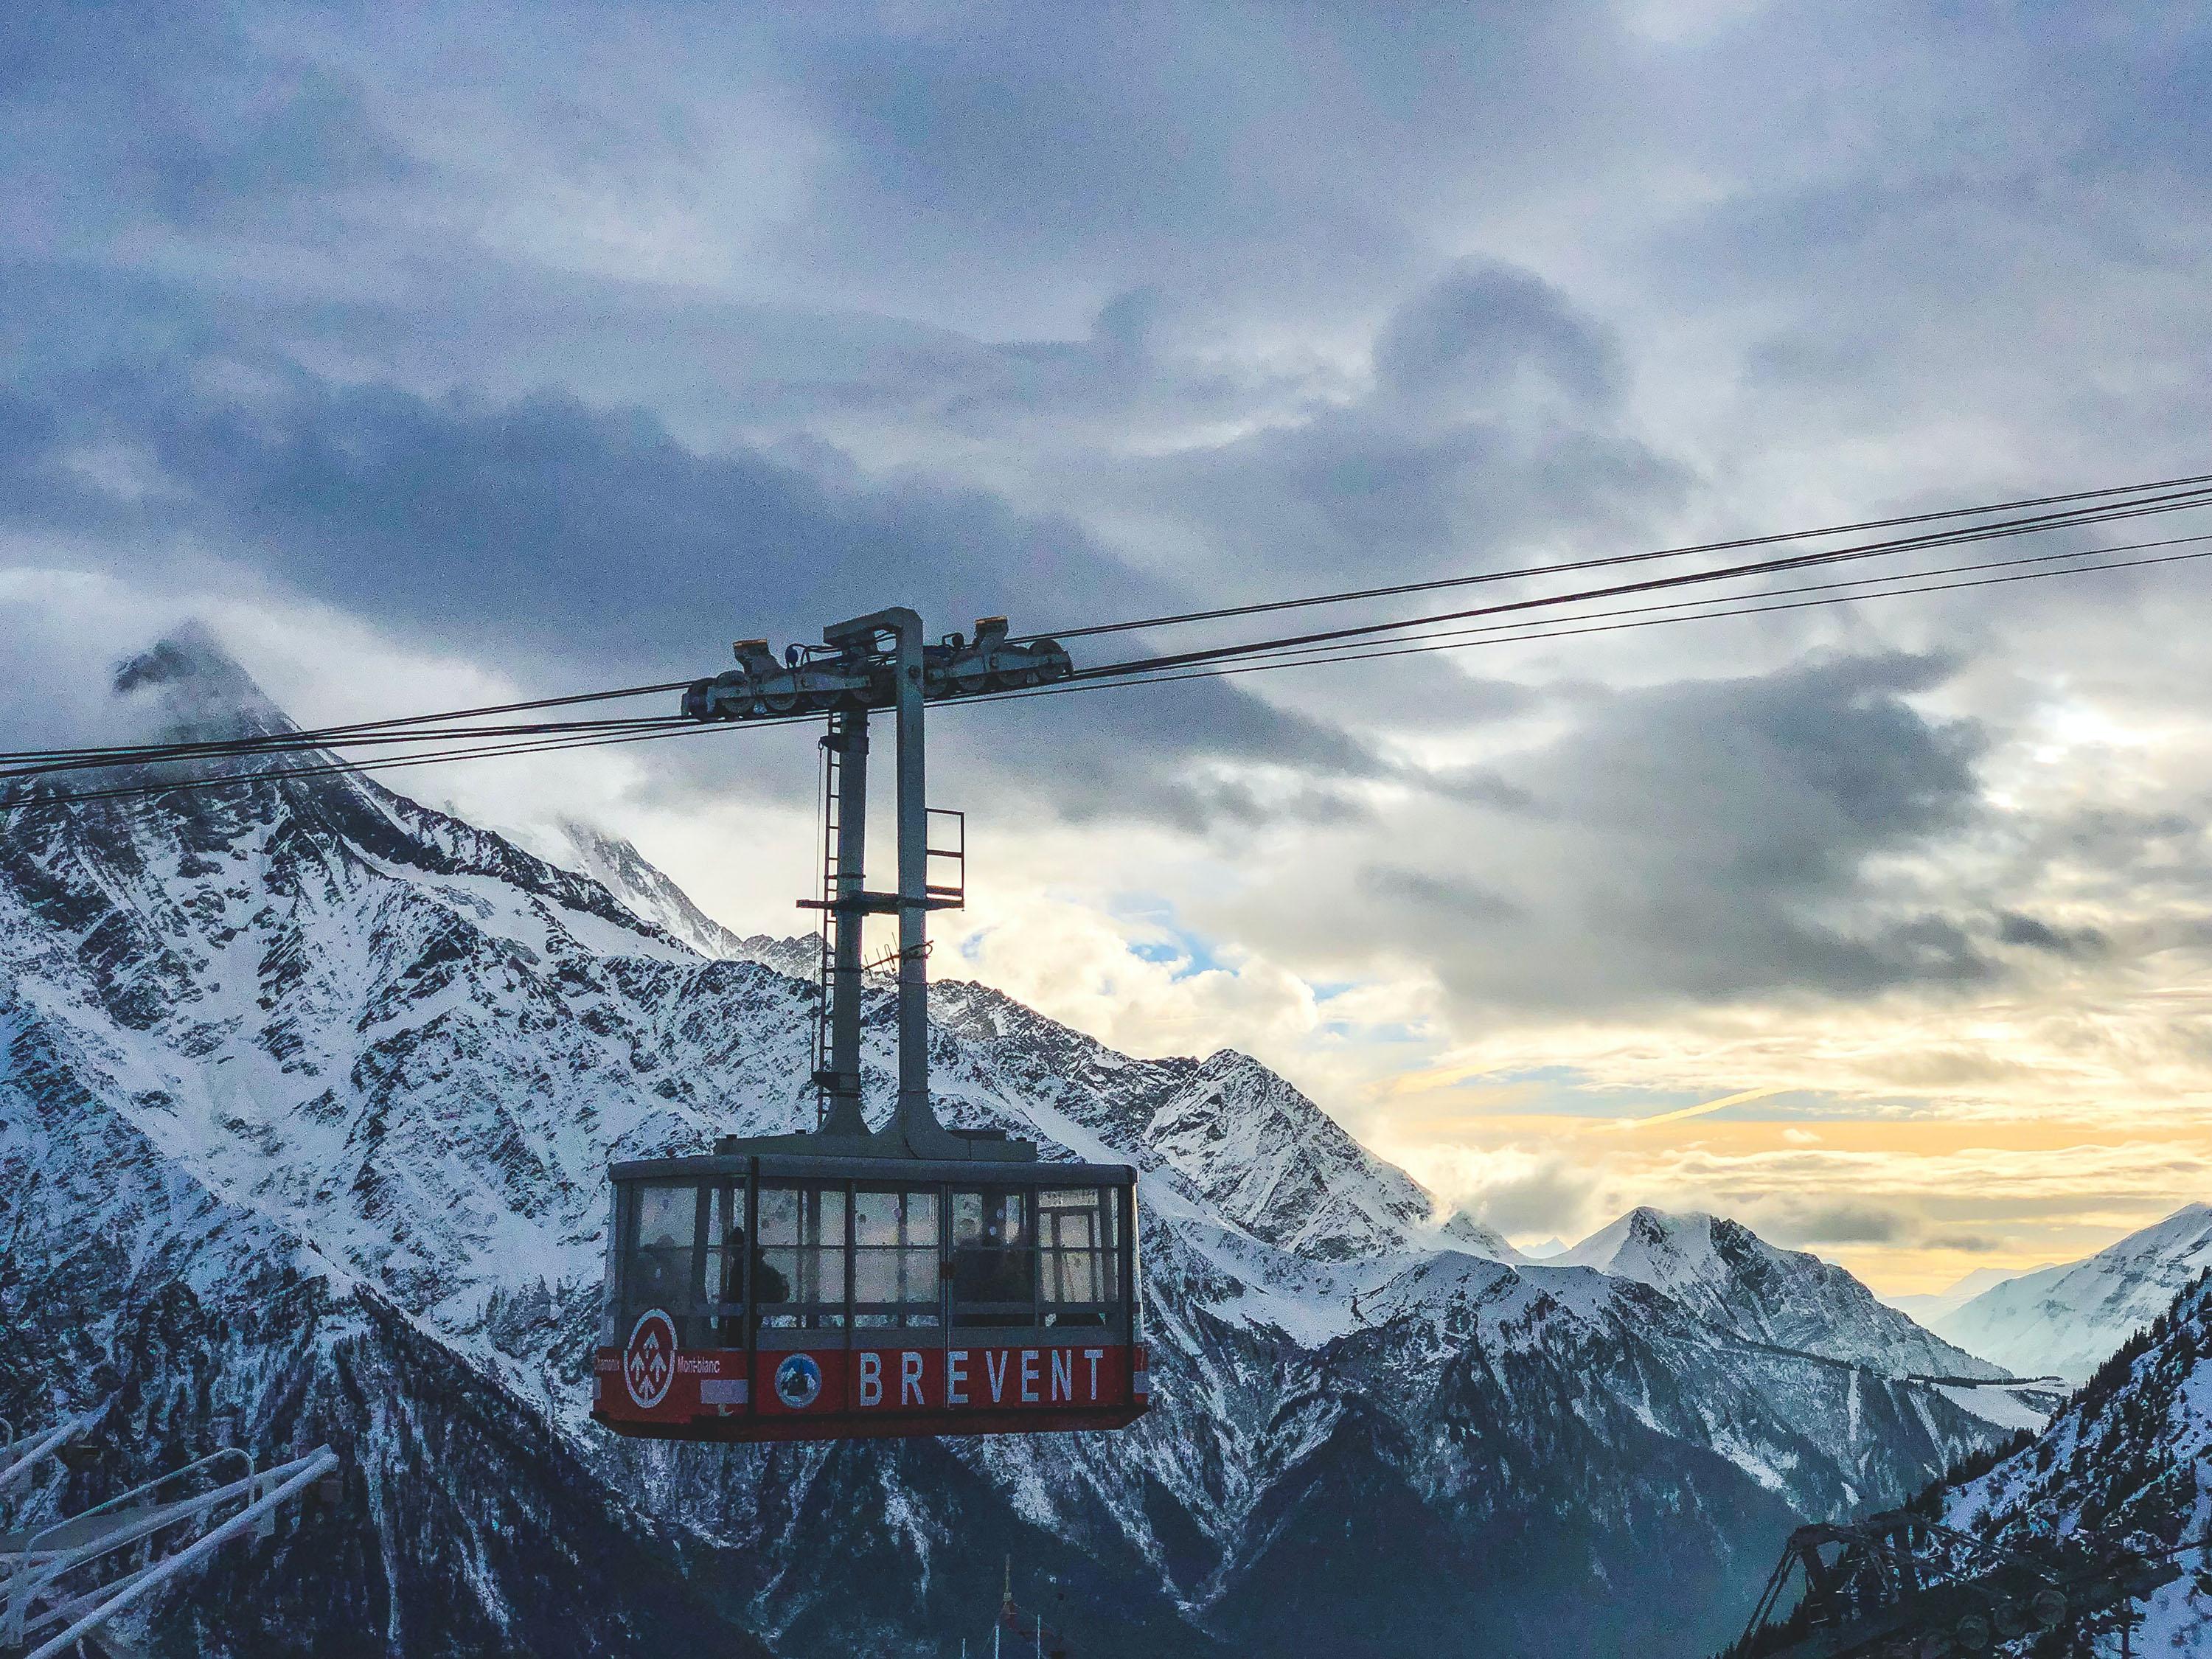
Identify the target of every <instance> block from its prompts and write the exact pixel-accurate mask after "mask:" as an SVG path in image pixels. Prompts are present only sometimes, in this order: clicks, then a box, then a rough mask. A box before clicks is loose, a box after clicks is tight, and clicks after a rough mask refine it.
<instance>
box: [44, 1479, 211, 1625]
mask: <svg viewBox="0 0 2212 1659" xmlns="http://www.w3.org/2000/svg"><path fill="white" fill-rule="evenodd" d="M226 1457H234V1458H237V1459H238V1460H239V1461H240V1462H242V1463H244V1464H245V1465H246V1474H245V1477H244V1478H243V1479H242V1480H236V1481H234V1482H233V1483H231V1485H229V1486H220V1487H217V1488H216V1490H215V1491H213V1492H204V1493H203V1494H201V1496H200V1497H199V1498H197V1499H195V1500H191V1504H180V1505H177V1506H173V1507H172V1508H170V1509H167V1510H164V1512H163V1514H162V1516H161V1518H159V1519H157V1520H155V1523H154V1524H153V1525H152V1526H151V1527H148V1526H145V1525H143V1518H142V1524H141V1525H140V1526H139V1527H138V1528H137V1529H136V1530H133V1529H132V1528H131V1526H130V1525H129V1524H126V1525H125V1526H124V1527H123V1528H118V1530H116V1531H114V1532H111V1533H107V1534H102V1535H100V1536H99V1537H96V1538H94V1539H93V1540H92V1541H89V1542H88V1543H87V1544H84V1545H81V1546H79V1547H76V1548H75V1549H67V1550H57V1551H53V1552H51V1554H52V1556H53V1557H54V1558H56V1559H52V1560H49V1561H47V1562H46V1564H45V1565H46V1571H44V1572H42V1573H34V1572H33V1571H32V1563H33V1560H34V1559H36V1558H38V1557H40V1556H41V1555H46V1554H48V1553H49V1552H46V1551H42V1550H40V1547H39V1546H40V1544H41V1543H43V1542H44V1541H46V1540H48V1539H50V1538H52V1537H54V1536H55V1535H56V1534H60V1533H65V1532H67V1531H68V1530H69V1529H70V1528H72V1527H78V1526H81V1525H82V1522H84V1521H86V1520H87V1519H88V1518H89V1517H90V1516H95V1515H105V1514H106V1513H107V1512H108V1511H109V1510H117V1509H124V1508H127V1507H129V1506H130V1505H131V1504H132V1503H133V1502H134V1501H136V1500H137V1499H139V1498H145V1499H146V1500H147V1507H148V1508H149V1510H152V1509H154V1508H155V1507H156V1506H155V1504H154V1503H153V1494H154V1493H155V1492H159V1491H160V1490H161V1488H162V1487H164V1486H168V1485H169V1484H170V1483H171V1482H173V1481H176V1480H182V1479H183V1478H184V1477H185V1476H186V1475H188V1474H197V1473H199V1472H200V1471H202V1470H204V1469H208V1468H213V1467H214V1466H215V1465H216V1464H217V1463H219V1462H222V1460H223V1459H224V1458H226ZM253 1479H254V1477H253V1454H252V1453H251V1452H249V1451H247V1450H246V1449H244V1448H243V1447H240V1446H222V1447H218V1448H217V1449H216V1450H214V1451H211V1452H210V1453H208V1454H207V1455H205V1456H204V1457H197V1458H194V1459H193V1460H192V1461H191V1462H189V1463H187V1464H185V1466H184V1467H183V1468H176V1469H172V1470H170V1471H169V1472H168V1473H167V1474H160V1475H156V1476H155V1477H154V1479H152V1480H146V1481H142V1482H140V1483H139V1484H138V1485H137V1486H133V1487H131V1489H130V1490H129V1491H127V1492H118V1493H117V1494H116V1495H115V1496H114V1497H112V1498H108V1499H106V1501H105V1502H103V1503H99V1504H94V1505H93V1506H92V1507H91V1508H90V1509H88V1510H78V1511H77V1512H76V1514H75V1515H70V1516H63V1517H62V1518H61V1519H60V1520H58V1521H56V1522H52V1523H50V1524H49V1525H47V1526H46V1527H43V1528H40V1529H39V1530H38V1531H36V1532H33V1533H32V1534H29V1535H28V1536H27V1537H26V1538H25V1539H24V1541H23V1547H22V1549H21V1552H20V1553H18V1554H17V1555H16V1557H15V1575H14V1577H12V1579H11V1580H10V1581H9V1589H8V1619H7V1624H6V1628H7V1632H8V1636H9V1640H11V1641H21V1639H22V1638H23V1621H24V1620H25V1618H26V1617H27V1614H28V1613H29V1610H30V1602H31V1598H32V1597H33V1595H37V1594H38V1593H39V1591H40V1589H43V1588H44V1587H45V1586H46V1585H47V1584H50V1583H52V1582H53V1581H54V1580H55V1579H56V1578H58V1577H60V1576H61V1575H62V1574H63V1573H65V1572H67V1571H70V1570H71V1569H72V1568H74V1567H77V1566H81V1565H83V1564H84V1563H85V1562H87V1561H96V1560H98V1559H100V1557H101V1556H103V1555H109V1554H112V1553H114V1552H115V1551H116V1550H118V1549H121V1548H123V1547H125V1546H126V1545H129V1544H131V1543H135V1542H136V1541H137V1540H138V1538H140V1537H141V1536H143V1534H144V1533H145V1532H147V1531H159V1530H160V1529H161V1527H163V1526H166V1525H167V1524H169V1522H170V1521H172V1520H173V1519H175V1518H177V1516H179V1515H180V1514H183V1513H186V1512H189V1510H190V1509H191V1508H195V1507H197V1508H207V1509H211V1508H213V1507H214V1506H215V1505H216V1504H222V1503H224V1502H227V1501H228V1499H230V1498H234V1497H236V1496H238V1495H239V1494H240V1492H249V1491H250V1489H251V1488H252V1486H253Z"/></svg>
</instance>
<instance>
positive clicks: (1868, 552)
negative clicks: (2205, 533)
mask: <svg viewBox="0 0 2212 1659" xmlns="http://www.w3.org/2000/svg"><path fill="white" fill-rule="evenodd" d="M2192 507H2212V489H2189V490H2182V491H2178V492H2175V493H2174V494H2172V495H2166V496H2157V497H2153V498H2151V499H2150V500H2149V501H2130V502H2126V503H2124V504H2117V505H2114V506H2112V507H2077V508H2074V509H2071V510H2069V511H2068V512H2065V513H2045V514H2041V515H2039V516H2036V517H2033V518H2027V519H2014V520H2001V521H1999V522H1998V523H1996V524H1994V525H1976V526H1966V527H1962V528H1959V529H1954V530H1943V531H1933V532H1929V533H1927V534H1926V535H1922V536H1910V537H1903V538H1893V539H1891V540H1887V541H1881V542H1866V543H1860V544H1856V545H1852V546H1848V547H1839V548H1830V549H1827V550H1823V551H1820V552H1817V553H1798V554H1792V555H1790V556H1787V557H1784V558H1778V559H1759V560H1754V561H1752V562H1747V563H1743V564H1734V565H1723V566H1722V567H1720V568H1717V569H1713V570H1688V571H1680V572H1677V573H1675V574H1673V575H1668V576H1652V577H1648V578H1646V579H1645V580H1642V581H1634V582H1616V583H1613V584H1610V585H1608V586H1602V587H1586V588H1582V589H1579V590H1577V591H1575V592H1568V593H1553V594H1545V595H1541V596H1539V597H1536V598H1534V599H1509V600H1504V601H1501V602H1500V603H1498V604H1496V605H1474V606H1470V607H1468V609H1466V610H1462V611H1440V612H1437V613H1435V614H1432V615H1429V616H1420V617H1394V618H1391V619H1389V620H1388V621H1383V622H1373V623H1353V624H1351V625H1349V626H1346V627H1343V628H1329V629H1316V630H1315V631H1314V632H1311V633H1307V634H1292V635H1283V636H1280V637H1278V638H1275V639H1271V640H1255V641H1243V642H1240V643H1237V644H1233V645H1224V646H1212V647H1204V648H1201V649H1198V650H1193V651H1179V652H1173V653H1165V654H1163V655H1158V656H1152V657H1144V658H1136V659H1131V660H1129V661H1127V662H1120V663H1106V664H1103V665H1100V666H1098V667H1096V668H1085V669H1079V670H1077V671H1076V673H1075V674H1074V676H1073V678H1076V679H1079V680H1080V679H1101V678H1108V677H1109V676H1115V675H1123V674H1133V673H1142V672H1146V671H1152V670H1158V669H1166V668H1177V667H1182V666H1183V665H1187V664H1195V663H1204V662H1214V661H1218V660H1220V659H1223V658H1225V657H1239V656H1250V655H1253V654H1255V653H1261V652H1267V651H1276V650H1282V649H1285V648H1287V647H1298V646H1316V645H1323V644H1328V643H1332V642H1334V641H1348V640H1355V639H1363V638H1371V637H1373V636H1375V635H1382V634H1390V633H1395V632H1398V631H1400V630H1401V629H1408V628H1419V627H1420V626H1422V625H1423V624H1425V623H1441V622H1461V621H1465V620H1466V619H1468V618H1469V617H1491V616H1499V615H1503V614H1505V613H1507V612H1510V611H1532V610H1538V609H1541V608H1543V607H1546V606H1549V605H1573V604H1578V603H1581V602H1583V601H1585V600H1589V599H1617V598H1620V597H1622V596H1624V595H1626V594H1631V593H1650V592H1662V591H1664V590H1666V589H1669V588H1675V587H1689V586H1698V585H1700V584H1703V583H1706V582H1717V581H1734V580H1741V579H1742V578H1745V577H1749V576H1763V575H1771V574H1777V573H1779V572H1782V571H1788V570H1806V569H1812V568H1817V567H1820V566H1822V565H1830V564H1845V563H1850V562H1854V561H1857V560H1860V559H1871V558H1886V557H1890V556H1894V555H1896V554H1899V553H1912V552H1920V551H1923V550H1927V549H1929V548H1936V547H1954V546H1959V545H1961V544H1966V543H1972V542H1980V541H1994V540H2002V539H2005V538H2010V537H2013V536H2026V535H2035V534H2039V533H2040V532H2044V531H2047V530H2069V529H2079V528H2082V527H2085V526H2091V525H2099V524H2109V523H2112V522H2114V521H2116V520H2123V519H2134V518H2142V517H2146V516H2148V515H2151V514H2155V513H2180V512H2186V511H2188V510H2189V509H2191V508H2192Z"/></svg>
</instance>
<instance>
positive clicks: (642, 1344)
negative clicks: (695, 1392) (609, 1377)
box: [622, 1308, 676, 1412]
mask: <svg viewBox="0 0 2212 1659" xmlns="http://www.w3.org/2000/svg"><path fill="white" fill-rule="evenodd" d="M622 1369H623V1388H625V1389H629V1397H630V1401H631V1402H632V1403H633V1404H635V1406H636V1407H637V1408H638V1409H639V1410H640V1411H645V1412H649V1411H651V1410H652V1409H653V1407H655V1406H658V1405H659V1403H660V1402H661V1401H664V1400H665V1399H667V1398H668V1385H669V1384H670V1383H673V1382H675V1381H676V1322H675V1321H674V1320H672V1319H671V1318H670V1317H669V1316H667V1315H666V1314H665V1313H663V1312H661V1310H659V1309H658V1308H654V1309H652V1310H648V1311H647V1312H645V1313H642V1314H640V1315H639V1316H638V1319H637V1323H636V1324H635V1325H633V1326H631V1327H630V1329H629V1346H626V1347H624V1348H623V1368H622Z"/></svg>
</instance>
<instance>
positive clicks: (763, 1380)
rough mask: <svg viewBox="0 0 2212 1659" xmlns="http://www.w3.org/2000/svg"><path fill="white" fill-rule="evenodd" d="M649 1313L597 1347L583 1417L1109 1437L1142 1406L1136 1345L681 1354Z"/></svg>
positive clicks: (654, 1424) (645, 1425)
mask: <svg viewBox="0 0 2212 1659" xmlns="http://www.w3.org/2000/svg"><path fill="white" fill-rule="evenodd" d="M673 1335H674V1331H673V1328H672V1326H670V1325H668V1324H666V1323H665V1322H661V1321H658V1320H655V1319H654V1318H653V1316H651V1315H647V1316H646V1318H645V1319H643V1320H641V1321H640V1322H639V1324H638V1329H637V1330H636V1331H635V1332H634V1333H633V1334H632V1336H631V1339H630V1341H629V1346H627V1347H626V1348H601V1349H600V1350H599V1353H598V1356H597V1358H596V1360H595V1362H594V1365H593V1376H592V1417H593V1418H594V1419H597V1420H598V1421H599V1422H600V1423H602V1424H604V1425H606V1426H607V1427H608V1428H610V1429H612V1430H613V1431H615V1432H616V1433H617V1434H627V1435H639V1436H645V1437H653V1438H658V1439H681V1440H733V1441H744V1440H846V1439H862V1438H870V1437H878V1436H888V1435H927V1434H1041V1433H1050V1432H1053V1431H1057V1430H1066V1429H1117V1428H1120V1427H1121V1426H1122V1425H1124V1424H1127V1423H1130V1422H1133V1421H1134V1420H1135V1419H1137V1417H1138V1416H1139V1415H1140V1414H1141V1413H1143V1411H1144V1410H1145V1408H1146V1406H1147V1405H1148V1404H1149V1403H1150V1400H1149V1395H1150V1386H1149V1380H1148V1378H1147V1376H1146V1370H1145V1350H1144V1349H1143V1347H1142V1346H1137V1347H1130V1346H1113V1345H1109V1344H1104V1343H1098V1342H1090V1343H1084V1342H1076V1343H1070V1344H1048V1345H1039V1346H1021V1347H995V1346H993V1347H981V1346H978V1347H966V1348H959V1347H955V1348H899V1347H884V1348H850V1349H848V1348H809V1349H802V1350H798V1351H795V1352H794V1351H786V1352H775V1353H771V1352H762V1353H757V1354H755V1355H753V1356H752V1365H751V1370H750V1375H749V1374H748V1372H747V1369H746V1356H745V1352H744V1350H743V1349H741V1348H739V1349H727V1348H724V1349H702V1350H696V1351H692V1352H684V1351H683V1350H679V1349H678V1348H677V1347H676V1346H674V1343H673V1340H672V1339H673Z"/></svg>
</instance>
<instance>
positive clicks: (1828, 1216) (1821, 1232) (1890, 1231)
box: [1751, 1200, 1919, 1249]
mask: <svg viewBox="0 0 2212 1659" xmlns="http://www.w3.org/2000/svg"><path fill="white" fill-rule="evenodd" d="M1751 1213H1753V1214H1754V1215H1756V1216H1757V1217H1758V1220H1757V1221H1756V1222H1755V1223H1754V1224H1753V1226H1754V1229H1755V1231H1758V1232H1759V1234H1761V1235H1762V1236H1763V1237H1767V1238H1771V1239H1772V1240H1773V1241H1774V1243H1778V1244H1784V1245H1788V1246H1790V1247H1791V1248H1793V1249H1795V1248H1797V1247H1800V1246H1802V1245H1807V1244H1897V1243H1905V1242H1906V1241H1908V1240H1911V1239H1912V1238H1914V1237H1917V1232H1918V1230H1919V1224H1918V1222H1917V1219H1916V1218H1912V1217H1911V1216H1908V1215H1906V1214H1905V1213H1904V1212H1901V1211H1898V1210H1894V1209H1890V1208H1887V1207H1886V1206H1881V1205H1877V1204H1863V1203H1848V1202H1845V1203H1805V1202H1802V1201H1799V1200H1781V1201H1778V1202H1775V1203H1771V1204H1767V1205H1761V1206H1753V1209H1752V1211H1751Z"/></svg>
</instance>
